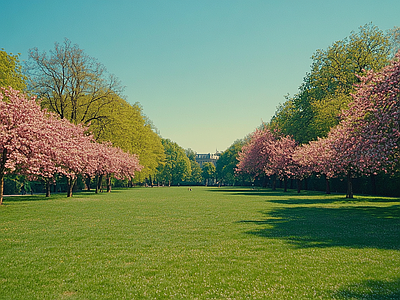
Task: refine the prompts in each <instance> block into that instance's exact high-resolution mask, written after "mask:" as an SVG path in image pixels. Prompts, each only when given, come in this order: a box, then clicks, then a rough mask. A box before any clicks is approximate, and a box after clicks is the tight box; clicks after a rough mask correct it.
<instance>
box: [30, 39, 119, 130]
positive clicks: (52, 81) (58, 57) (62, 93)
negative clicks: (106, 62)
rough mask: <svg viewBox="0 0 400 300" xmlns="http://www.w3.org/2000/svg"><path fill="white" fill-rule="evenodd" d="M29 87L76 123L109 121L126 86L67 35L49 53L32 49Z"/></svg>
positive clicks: (61, 114) (58, 112)
mask: <svg viewBox="0 0 400 300" xmlns="http://www.w3.org/2000/svg"><path fill="white" fill-rule="evenodd" d="M26 70H27V74H28V75H29V79H30V80H29V85H28V88H29V90H30V91H32V92H33V93H35V94H37V95H38V96H39V98H41V99H42V102H41V104H42V106H43V107H46V108H48V109H50V110H51V111H54V112H55V113H57V114H58V115H59V116H60V117H61V118H66V119H68V120H69V121H71V122H72V123H74V124H78V123H84V124H89V123H91V124H97V125H98V126H99V127H101V126H103V125H104V124H107V122H109V111H110V110H112V109H113V107H115V105H118V103H119V102H120V98H119V95H120V93H121V92H122V87H121V85H120V82H119V81H118V79H117V78H116V77H115V76H113V75H111V74H109V73H108V72H107V70H106V68H105V67H104V66H103V65H102V64H101V63H99V62H98V61H97V60H96V59H95V58H93V57H90V56H88V55H87V54H85V53H84V52H83V50H82V49H80V48H79V46H78V45H72V44H71V41H69V40H68V39H65V41H64V43H63V44H59V43H55V47H54V50H52V51H50V53H49V54H47V53H46V52H39V50H38V49H37V48H34V49H30V50H29V62H28V63H27V67H26Z"/></svg>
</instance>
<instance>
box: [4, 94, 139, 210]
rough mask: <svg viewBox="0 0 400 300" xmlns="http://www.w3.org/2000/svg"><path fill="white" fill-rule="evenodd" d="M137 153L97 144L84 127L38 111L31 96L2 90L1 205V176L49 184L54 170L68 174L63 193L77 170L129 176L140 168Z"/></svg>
mask: <svg viewBox="0 0 400 300" xmlns="http://www.w3.org/2000/svg"><path fill="white" fill-rule="evenodd" d="M141 168H142V167H141V166H140V164H139V160H138V158H137V156H136V155H132V154H129V153H127V152H124V151H122V150H121V149H120V148H116V147H112V145H111V144H110V143H108V144H99V143H96V141H95V140H94V138H93V136H92V135H91V134H88V127H86V126H83V125H74V124H72V123H70V122H69V121H68V120H66V119H59V118H58V116H56V115H55V114H53V113H50V112H48V111H46V110H41V108H40V106H39V104H38V103H36V99H35V98H30V99H27V98H26V97H25V96H24V95H23V94H21V93H20V92H19V91H16V90H13V89H11V88H10V89H5V88H3V89H2V90H1V93H0V204H1V203H2V200H3V188H4V176H5V175H6V174H9V173H17V174H26V175H29V176H31V177H36V178H38V177H40V178H42V179H43V180H44V181H45V183H46V185H47V192H46V196H49V195H50V189H49V186H50V184H51V183H52V182H54V180H55V176H56V175H57V174H60V175H63V176H66V177H67V178H68V192H67V196H68V197H70V196H72V188H73V186H74V183H75V181H76V178H77V175H78V174H87V175H89V176H92V175H94V174H96V172H99V170H101V172H102V174H107V175H108V176H109V177H110V176H115V177H117V178H132V177H133V176H134V174H135V172H136V171H140V170H141Z"/></svg>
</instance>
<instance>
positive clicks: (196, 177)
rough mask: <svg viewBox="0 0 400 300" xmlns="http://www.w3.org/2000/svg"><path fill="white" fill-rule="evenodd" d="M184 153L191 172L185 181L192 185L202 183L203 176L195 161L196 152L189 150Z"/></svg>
mask: <svg viewBox="0 0 400 300" xmlns="http://www.w3.org/2000/svg"><path fill="white" fill-rule="evenodd" d="M185 153H186V156H187V157H188V158H189V161H190V170H191V173H190V177H189V178H188V179H187V180H186V181H187V182H190V183H193V184H199V183H201V182H202V181H203V176H202V171H201V167H200V165H199V163H198V162H197V161H196V152H194V151H193V150H192V149H190V148H189V149H186V150H185Z"/></svg>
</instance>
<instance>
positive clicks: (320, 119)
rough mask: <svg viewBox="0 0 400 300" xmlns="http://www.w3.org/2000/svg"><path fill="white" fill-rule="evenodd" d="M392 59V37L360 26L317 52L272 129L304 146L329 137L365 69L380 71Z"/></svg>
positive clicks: (373, 28)
mask: <svg viewBox="0 0 400 300" xmlns="http://www.w3.org/2000/svg"><path fill="white" fill-rule="evenodd" d="M390 56H391V42H390V36H389V35H388V34H385V33H384V32H382V31H381V30H379V29H378V28H377V27H376V26H373V25H372V24H366V25H364V26H362V27H360V28H359V30H358V31H357V32H352V33H351V35H350V36H349V37H347V38H345V39H344V40H341V41H337V42H335V43H333V44H332V45H331V46H330V47H328V48H327V49H326V50H321V49H319V50H317V51H316V52H315V53H314V55H313V56H312V60H313V62H312V65H311V71H310V73H308V74H307V76H306V77H305V79H304V82H303V84H302V85H301V87H300V89H299V93H298V94H296V95H295V96H293V97H287V100H286V102H285V103H284V104H283V105H281V106H280V107H279V108H278V110H277V112H276V113H275V115H274V117H273V118H272V120H271V122H270V126H271V128H280V129H281V131H282V133H283V134H284V135H292V136H293V137H294V138H295V139H296V140H297V141H298V142H300V143H306V142H308V141H310V140H315V139H316V138H317V137H324V136H326V134H327V133H328V131H329V129H330V128H331V127H332V126H335V125H337V124H338V123H339V118H338V116H339V114H340V112H341V110H343V109H346V108H347V104H348V103H349V102H350V101H351V99H352V98H351V93H353V92H354V84H356V83H359V78H358V75H363V74H364V73H365V70H371V69H373V70H375V71H378V70H380V69H381V68H382V67H384V66H385V65H386V64H387V63H388V62H389V61H390Z"/></svg>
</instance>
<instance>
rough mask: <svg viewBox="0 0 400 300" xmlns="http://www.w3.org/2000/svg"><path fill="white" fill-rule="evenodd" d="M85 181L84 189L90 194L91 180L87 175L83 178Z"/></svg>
mask: <svg viewBox="0 0 400 300" xmlns="http://www.w3.org/2000/svg"><path fill="white" fill-rule="evenodd" d="M85 181H86V188H87V190H88V192H90V181H91V178H90V176H89V175H86V176H85Z"/></svg>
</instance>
